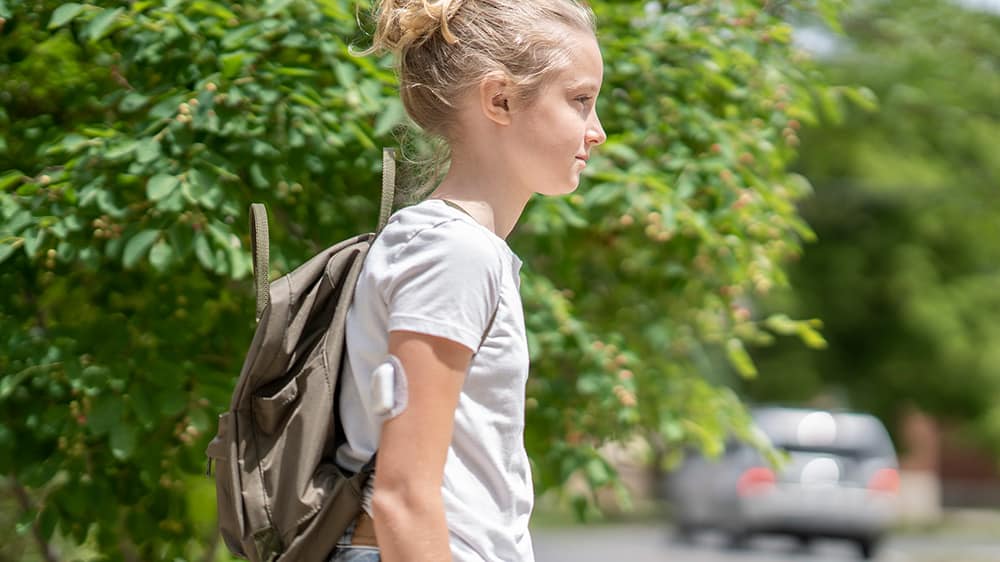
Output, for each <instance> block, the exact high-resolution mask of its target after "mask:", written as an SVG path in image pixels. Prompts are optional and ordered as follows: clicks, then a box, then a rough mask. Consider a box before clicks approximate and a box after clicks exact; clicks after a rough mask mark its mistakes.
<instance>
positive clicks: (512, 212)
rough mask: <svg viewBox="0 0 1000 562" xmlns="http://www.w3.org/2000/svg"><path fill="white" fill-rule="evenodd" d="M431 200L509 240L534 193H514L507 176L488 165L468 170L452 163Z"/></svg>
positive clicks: (464, 166)
mask: <svg viewBox="0 0 1000 562" xmlns="http://www.w3.org/2000/svg"><path fill="white" fill-rule="evenodd" d="M497 172H500V171H499V170H497ZM430 196H431V197H433V198H437V199H447V200H449V201H452V202H454V203H455V204H457V205H459V206H460V207H462V209H464V210H465V211H466V212H468V213H469V214H470V215H472V218H474V219H475V220H476V221H477V222H478V223H479V224H481V225H483V226H485V227H486V228H488V229H490V230H491V231H493V233H494V234H496V235H497V236H499V237H500V238H504V239H506V238H507V236H508V235H509V234H510V233H511V231H512V230H514V226H515V225H516V224H517V221H518V219H519V218H520V217H521V213H522V212H523V211H524V207H525V205H527V204H528V199H530V198H531V193H530V192H522V190H519V189H516V188H515V189H512V186H511V183H509V182H508V181H505V178H504V174H502V173H491V171H490V170H489V167H488V165H487V166H485V167H484V166H482V165H478V164H477V165H474V166H469V165H465V164H463V163H462V162H461V161H452V164H451V167H450V168H449V170H448V174H447V175H446V176H445V178H444V180H443V181H442V182H441V184H440V185H439V186H438V187H437V189H435V190H434V191H433V192H432V193H431V195H430Z"/></svg>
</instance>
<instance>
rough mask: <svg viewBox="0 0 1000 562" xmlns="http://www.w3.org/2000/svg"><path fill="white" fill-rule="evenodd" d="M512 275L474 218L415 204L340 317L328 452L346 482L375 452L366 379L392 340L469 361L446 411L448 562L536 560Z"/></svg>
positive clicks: (396, 218) (398, 219)
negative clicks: (442, 344)
mask: <svg viewBox="0 0 1000 562" xmlns="http://www.w3.org/2000/svg"><path fill="white" fill-rule="evenodd" d="M520 268H521V260H520V259H518V257H517V256H516V255H515V254H514V253H513V252H512V251H511V249H510V247H509V246H507V244H506V242H504V240H503V239H501V238H499V237H498V236H496V235H495V234H493V233H492V232H491V231H490V230H489V229H487V228H485V227H484V226H482V225H481V224H479V223H478V222H476V221H475V220H474V219H473V218H472V217H470V216H468V215H466V214H465V213H463V212H462V211H460V210H458V209H455V208H452V207H450V206H449V205H448V204H446V203H445V202H443V201H440V200H436V199H431V200H427V201H423V202H421V203H419V204H417V205H413V206H411V207H407V208H404V209H402V210H400V211H398V212H396V213H395V214H394V215H393V216H392V217H391V218H390V219H389V223H388V225H387V226H386V227H385V229H384V230H383V231H382V233H381V234H380V235H379V237H378V239H377V240H376V241H375V243H374V244H372V247H371V249H370V250H369V251H368V256H367V258H366V259H365V264H364V267H363V268H362V271H361V275H360V277H359V279H358V284H357V289H356V292H355V296H354V302H353V304H352V305H351V308H350V310H349V311H348V314H347V326H346V332H347V361H346V362H345V366H344V367H345V368H344V371H343V375H344V378H343V381H342V383H341V384H342V386H341V395H340V413H341V419H342V420H343V426H344V433H345V435H346V437H347V442H346V443H345V444H344V445H342V446H341V447H340V448H339V449H338V451H337V462H338V464H340V466H342V467H343V468H345V469H347V470H352V471H356V470H358V469H360V468H361V467H362V466H363V465H364V463H365V462H367V461H368V459H369V458H371V455H372V453H373V452H374V451H375V450H376V448H377V447H378V442H379V434H380V431H381V427H382V421H383V419H382V418H381V417H379V416H377V415H375V414H374V412H373V408H372V403H371V386H372V385H371V381H372V376H371V374H372V371H373V370H374V369H375V368H376V367H377V366H379V365H380V364H382V363H384V362H385V361H386V359H387V357H388V341H389V332H390V331H392V330H408V331H413V332H419V333H423V334H429V335H434V336H438V337H442V338H447V339H449V340H452V341H455V342H458V343H460V344H462V345H464V346H465V347H468V348H469V349H471V350H473V351H474V352H476V350H477V349H478V352H476V353H475V354H474V355H473V357H472V361H471V364H470V365H469V370H468V372H467V373H466V377H465V382H464V384H463V386H462V392H461V395H460V397H459V401H458V407H457V408H456V410H455V424H454V431H453V434H452V440H451V444H450V446H449V447H448V458H447V461H446V462H445V468H444V481H443V484H442V487H441V494H442V497H443V498H444V506H445V516H446V519H447V522H448V532H449V536H450V544H451V551H452V556H453V557H454V559H455V560H456V562H474V561H475V562H478V561H483V560H487V561H491V562H492V561H506V562H531V561H532V560H534V554H533V551H532V546H531V536H530V534H529V532H528V520H529V518H530V516H531V509H532V505H533V503H534V491H533V488H532V482H531V469H530V466H529V463H528V456H527V453H526V452H525V449H524V391H525V384H526V382H527V379H528V343H527V338H526V335H525V328H524V310H523V307H522V304H521V296H520V293H519V288H520V278H519V273H520ZM494 310H496V318H495V319H494V321H493V324H492V326H491V327H490V329H489V333H488V334H487V335H486V339H485V340H484V341H483V343H482V346H481V347H480V341H481V340H482V338H483V333H484V332H485V331H486V328H487V324H488V323H489V321H490V317H491V316H492V315H493V311H494ZM409 384H413V383H412V381H411V382H410V383H409Z"/></svg>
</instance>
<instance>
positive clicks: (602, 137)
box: [584, 111, 608, 146]
mask: <svg viewBox="0 0 1000 562" xmlns="http://www.w3.org/2000/svg"><path fill="white" fill-rule="evenodd" d="M592 115H593V117H592V118H591V119H590V122H589V123H588V124H587V134H586V136H585V137H584V140H585V141H586V143H587V144H588V145H594V146H596V145H599V144H604V141H606V140H608V135H607V133H605V132H604V127H602V126H601V120H600V118H599V117H597V112H596V111H595V112H594V113H593V114H592Z"/></svg>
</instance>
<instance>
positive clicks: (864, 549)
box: [857, 539, 878, 560]
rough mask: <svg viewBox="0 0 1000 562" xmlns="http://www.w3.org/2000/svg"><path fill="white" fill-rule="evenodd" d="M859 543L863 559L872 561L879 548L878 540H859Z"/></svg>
mask: <svg viewBox="0 0 1000 562" xmlns="http://www.w3.org/2000/svg"><path fill="white" fill-rule="evenodd" d="M857 542H858V550H859V551H860V552H861V558H862V559H864V560H871V559H872V558H874V557H875V549H876V548H877V547H878V540H877V539H858V541H857Z"/></svg>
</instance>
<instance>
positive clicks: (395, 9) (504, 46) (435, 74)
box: [367, 0, 595, 140]
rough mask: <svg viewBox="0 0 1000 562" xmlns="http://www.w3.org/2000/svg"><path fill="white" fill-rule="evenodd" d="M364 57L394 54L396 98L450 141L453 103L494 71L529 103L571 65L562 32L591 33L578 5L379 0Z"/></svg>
mask: <svg viewBox="0 0 1000 562" xmlns="http://www.w3.org/2000/svg"><path fill="white" fill-rule="evenodd" d="M375 15H376V22H377V23H376V29H375V36H374V41H373V43H372V46H371V48H370V49H369V50H368V51H367V52H390V53H392V54H393V55H395V62H396V72H397V73H398V75H399V87H400V97H401V98H402V101H403V106H404V107H405V108H406V112H407V114H408V115H409V116H410V118H411V119H412V120H413V121H414V122H415V123H416V124H417V125H418V126H419V127H420V128H421V129H423V130H424V131H425V132H427V133H430V134H431V135H435V136H438V137H441V138H443V139H446V140H447V139H452V138H454V133H455V131H454V130H453V127H454V126H455V124H456V122H455V118H456V111H455V107H456V105H457V101H458V99H459V98H460V97H461V96H462V95H463V94H465V93H466V92H467V91H468V89H469V88H471V87H473V86H476V85H477V84H478V83H479V82H480V81H481V80H482V79H484V78H486V77H487V76H489V75H491V74H493V73H497V72H499V73H502V75H503V76H505V77H506V78H507V79H508V80H510V82H511V85H512V96H514V97H515V98H516V99H518V100H519V101H521V102H522V103H523V104H525V105H530V104H531V103H532V102H533V101H534V99H535V97H536V95H537V94H538V92H539V91H540V89H541V88H542V87H543V86H544V85H545V83H546V80H547V79H548V78H549V77H550V76H551V75H552V74H554V73H556V72H558V71H560V70H562V69H564V68H565V67H566V66H567V65H568V64H569V62H570V52H569V45H568V44H567V42H566V40H565V35H566V32H567V31H583V32H589V33H595V27H594V16H593V13H592V12H591V11H590V9H589V8H587V7H585V6H583V5H582V4H580V3H579V2H577V1H576V0H379V1H378V2H377V3H376V7H375Z"/></svg>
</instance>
